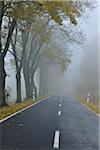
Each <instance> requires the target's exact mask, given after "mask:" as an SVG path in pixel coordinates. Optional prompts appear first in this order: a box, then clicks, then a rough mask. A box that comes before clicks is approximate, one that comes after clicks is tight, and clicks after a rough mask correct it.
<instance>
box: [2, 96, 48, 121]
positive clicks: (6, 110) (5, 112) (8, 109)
mask: <svg viewBox="0 0 100 150" xmlns="http://www.w3.org/2000/svg"><path fill="white" fill-rule="evenodd" d="M43 98H46V97H45V96H39V97H37V98H36V99H35V100H32V99H29V100H25V101H22V102H21V103H17V104H13V105H10V106H4V107H0V120H1V119H4V118H5V117H8V116H10V115H11V114H13V113H15V112H17V111H19V110H21V109H23V108H26V107H28V106H30V105H32V104H35V103H36V102H38V101H41V100H42V99H43Z"/></svg>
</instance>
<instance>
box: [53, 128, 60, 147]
mask: <svg viewBox="0 0 100 150" xmlns="http://www.w3.org/2000/svg"><path fill="white" fill-rule="evenodd" d="M59 138H60V132H59V131H58V130H56V131H55V135H54V143H53V149H59Z"/></svg>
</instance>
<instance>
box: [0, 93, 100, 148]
mask: <svg viewBox="0 0 100 150" xmlns="http://www.w3.org/2000/svg"><path fill="white" fill-rule="evenodd" d="M98 130H99V117H98V116H97V115H96V114H94V113H93V112H91V111H89V110H88V109H86V108H85V107H84V106H82V105H81V104H80V103H78V102H77V101H76V100H75V99H74V98H73V97H69V96H52V97H49V98H48V99H47V100H44V101H42V102H40V103H38V104H37V105H35V106H32V107H31V108H29V109H27V110H25V111H23V112H21V113H20V114H18V115H16V116H14V117H12V118H10V119H8V120H6V121H4V122H2V123H1V124H0V132H1V133H0V135H1V136H0V138H1V139H0V142H1V143H0V145H1V148H0V150H53V149H60V150H99V144H98V143H99V133H98Z"/></svg>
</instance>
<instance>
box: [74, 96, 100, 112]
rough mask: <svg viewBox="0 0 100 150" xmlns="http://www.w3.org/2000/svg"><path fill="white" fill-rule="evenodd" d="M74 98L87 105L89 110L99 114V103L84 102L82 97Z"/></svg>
mask: <svg viewBox="0 0 100 150" xmlns="http://www.w3.org/2000/svg"><path fill="white" fill-rule="evenodd" d="M76 99H77V100H78V101H79V102H81V103H82V104H84V105H85V106H87V107H88V108H90V109H91V110H93V111H95V112H96V113H98V114H100V104H96V103H93V102H91V101H90V102H88V103H87V102H86V99H85V98H83V97H76Z"/></svg>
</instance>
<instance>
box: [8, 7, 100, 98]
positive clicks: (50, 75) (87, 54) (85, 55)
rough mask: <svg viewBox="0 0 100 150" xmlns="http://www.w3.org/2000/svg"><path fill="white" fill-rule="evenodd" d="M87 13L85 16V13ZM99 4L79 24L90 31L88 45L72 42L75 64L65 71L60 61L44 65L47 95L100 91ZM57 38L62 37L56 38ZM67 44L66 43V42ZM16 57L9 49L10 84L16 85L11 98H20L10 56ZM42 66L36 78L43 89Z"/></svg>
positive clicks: (44, 87)
mask: <svg viewBox="0 0 100 150" xmlns="http://www.w3.org/2000/svg"><path fill="white" fill-rule="evenodd" d="M83 17H84V16H83ZM98 20H99V19H98V8H96V9H95V10H93V12H90V14H89V18H88V19H86V18H84V19H83V18H82V17H81V18H80V20H79V23H78V26H77V27H76V29H77V28H80V29H81V30H82V32H83V33H85V34H86V36H87V39H86V40H85V45H84V44H83V45H81V46H80V45H77V44H72V45H70V46H69V49H70V50H71V51H72V56H71V64H70V65H69V66H68V67H67V69H66V70H65V72H64V73H62V72H61V70H60V69H59V67H58V65H57V64H56V63H55V64H54V63H49V64H48V65H47V66H46V67H44V68H43V67H42V73H43V75H42V87H41V89H43V90H41V92H42V93H43V91H45V92H44V93H43V94H45V95H50V94H51V95H54V94H57V95H68V94H69V95H84V96H87V94H88V93H91V92H92V91H98V80H99V79H98V78H99V76H98V70H99V68H98V67H99V64H98V62H99V60H98V53H99V52H98V51H99V46H98V39H99V35H100V29H99V27H98V26H99V22H98ZM56 41H58V44H59V42H62V41H61V40H60V41H59V40H58V39H56ZM63 48H66V45H63ZM11 58H12V56H11V54H10V53H8V54H7V57H6V71H7V74H8V76H7V79H6V87H10V88H11V89H12V94H11V98H10V99H11V100H15V99H16V92H15V91H16V83H15V72H14V69H13V70H12V65H11V64H10V63H8V62H9V60H10V59H11ZM39 78H40V76H39V70H38V71H37V73H36V77H35V82H36V85H37V87H38V91H39V84H40V83H39ZM22 98H23V99H24V98H25V86H24V79H23V75H22Z"/></svg>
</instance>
